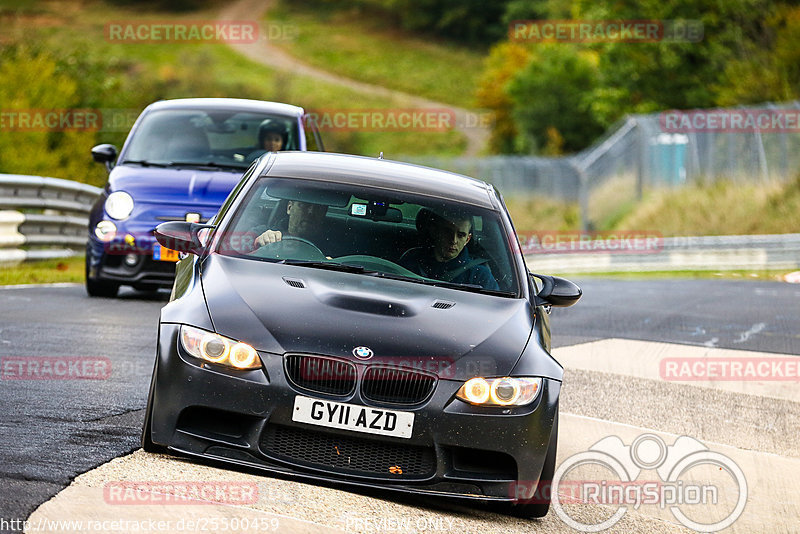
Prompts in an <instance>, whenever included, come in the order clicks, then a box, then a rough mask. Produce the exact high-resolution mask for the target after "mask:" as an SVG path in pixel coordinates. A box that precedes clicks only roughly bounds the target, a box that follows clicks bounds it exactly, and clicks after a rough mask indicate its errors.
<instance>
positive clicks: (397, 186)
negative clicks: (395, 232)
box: [262, 151, 497, 209]
mask: <svg viewBox="0 0 800 534" xmlns="http://www.w3.org/2000/svg"><path fill="white" fill-rule="evenodd" d="M262 168H264V169H265V170H264V171H263V172H262V176H274V177H283V178H300V179H308V180H321V181H329V182H338V183H344V184H348V185H362V186H366V187H375V188H379V189H387V190H391V191H400V192H405V193H417V194H422V195H426V196H432V197H437V198H443V199H447V200H454V201H458V202H464V203H467V204H472V205H474V206H480V207H482V208H488V209H497V207H496V206H495V204H494V203H493V202H492V196H493V193H492V191H493V189H492V186H490V185H489V184H487V183H486V182H483V181H481V180H477V179H475V178H470V177H469V176H464V175H461V174H456V173H452V172H448V171H443V170H440V169H433V168H430V167H423V166H421V165H413V164H411V163H403V162H399V161H391V160H386V159H378V158H370V157H365V156H353V155H349V154H334V153H331V152H299V151H286V152H275V153H273V154H272V155H271V156H270V157H269V161H267V162H265V165H264V166H263V167H262Z"/></svg>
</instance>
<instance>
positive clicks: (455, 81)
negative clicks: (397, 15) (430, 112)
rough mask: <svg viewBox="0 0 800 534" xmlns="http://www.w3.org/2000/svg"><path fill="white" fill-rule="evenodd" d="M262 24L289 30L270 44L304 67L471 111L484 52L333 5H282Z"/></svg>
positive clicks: (269, 13)
mask: <svg viewBox="0 0 800 534" xmlns="http://www.w3.org/2000/svg"><path fill="white" fill-rule="evenodd" d="M266 23H267V24H273V25H277V27H278V28H281V27H285V28H289V29H291V32H288V31H287V32H286V33H294V34H296V35H292V37H293V38H285V39H276V40H275V42H274V44H275V45H277V46H279V47H280V48H282V49H284V50H286V51H287V52H289V53H290V54H292V55H294V56H296V57H298V58H301V60H302V61H304V62H307V63H309V64H311V65H314V66H316V67H319V68H321V69H324V70H328V71H331V72H335V73H337V74H341V75H342V76H347V77H349V78H352V79H354V80H359V81H363V82H368V83H372V84H375V85H380V86H382V87H388V88H390V89H396V90H398V91H403V92H405V93H409V94H413V95H416V96H421V97H424V98H429V99H431V100H435V101H437V102H444V103H446V104H451V105H456V106H460V107H464V108H470V107H473V106H474V98H475V88H476V86H477V83H478V78H479V76H480V74H481V72H482V69H483V60H484V58H485V56H486V54H487V51H486V50H472V49H469V48H466V47H463V46H456V45H453V44H451V43H448V42H444V41H441V40H436V39H434V38H431V37H428V36H419V35H414V34H410V33H406V32H402V31H399V30H397V29H395V28H393V27H391V26H390V25H389V24H387V23H386V22H385V21H383V20H382V19H381V18H380V17H374V16H369V15H368V14H365V13H360V12H358V11H355V10H349V9H341V8H337V7H336V6H334V5H333V4H330V5H319V4H315V5H314V6H313V7H312V6H306V5H303V4H302V3H298V2H293V3H290V2H287V1H285V0H284V1H282V2H280V3H279V4H278V5H277V6H276V7H274V8H273V9H271V10H270V11H269V12H268V13H267V15H266Z"/></svg>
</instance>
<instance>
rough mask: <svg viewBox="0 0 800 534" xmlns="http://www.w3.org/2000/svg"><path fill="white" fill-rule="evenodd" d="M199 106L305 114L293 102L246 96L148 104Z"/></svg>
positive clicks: (157, 106)
mask: <svg viewBox="0 0 800 534" xmlns="http://www.w3.org/2000/svg"><path fill="white" fill-rule="evenodd" d="M198 108H208V109H212V110H213V109H225V110H240V111H259V112H266V113H276V114H279V115H290V116H297V117H300V116H302V115H303V114H304V111H303V108H301V107H298V106H292V105H291V104H282V103H280V102H267V101H266V100H247V99H244V98H178V99H175V100H159V101H158V102H154V103H152V104H150V105H149V106H147V110H148V111H154V110H162V109H198Z"/></svg>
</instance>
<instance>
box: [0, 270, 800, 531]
mask: <svg viewBox="0 0 800 534" xmlns="http://www.w3.org/2000/svg"><path fill="white" fill-rule="evenodd" d="M576 281H577V282H578V283H579V284H580V285H581V287H582V288H583V289H584V297H583V299H582V300H581V301H580V302H579V304H578V305H576V306H575V307H573V308H568V309H555V310H554V311H553V313H552V316H551V323H552V328H553V345H554V347H557V348H558V350H559V351H564V352H561V353H557V358H558V357H559V356H558V354H563V355H564V358H565V359H567V360H568V361H569V363H568V364H565V367H566V368H567V373H566V378H565V386H564V393H563V396H562V404H561V410H562V412H563V413H565V414H566V415H565V417H564V418H562V422H561V424H562V430H561V433H560V445H559V459H560V460H561V459H562V454H561V453H562V449H564V450H565V451H570V450H572V449H571V448H570V446H569V441H570V440H569V439H568V438H565V436H571V435H575V434H578V433H580V432H578V431H576V430H575V429H576V428H578V427H580V428H584V429H585V428H588V427H590V426H592V425H595V426H597V427H598V430H597V435H601V436H602V435H607V434H608V433H609V432H616V433H617V434H624V433H625V432H624V431H623V430H614V429H613V428H611V429H609V428H606V427H604V426H602V425H608V424H616V425H623V426H624V427H625V428H631V429H632V428H646V429H654V430H657V431H660V432H665V433H669V434H670V435H689V436H693V437H694V438H696V439H699V440H704V441H711V442H714V443H719V444H722V445H723V446H725V447H730V448H731V451H733V452H731V454H738V453H739V452H741V451H751V450H755V451H764V452H765V453H768V454H771V455H778V456H776V458H780V459H781V461H782V460H783V459H786V461H787V462H790V464H787V465H788V467H787V468H786V473H789V472H792V469H794V468H795V467H796V463H792V462H796V461H797V460H798V458H800V452H798V450H799V449H800V446H798V445H797V444H792V443H791V442H792V441H793V438H791V436H796V433H797V421H798V419H800V410H798V406H800V403H799V402H798V399H797V397H796V396H795V397H794V398H792V394H791V390H787V391H789V392H790V393H789V394H788V396H786V395H783V394H779V393H774V392H767V393H763V394H762V392H759V391H757V392H755V393H753V396H752V397H747V399H748V402H742V400H741V399H742V397H741V395H739V394H737V392H735V391H724V390H720V389H713V388H695V387H691V386H687V385H686V384H683V383H669V382H664V381H658V380H653V379H652V378H653V377H649V376H646V374H642V373H640V372H639V371H637V370H636V369H634V367H635V365H627V364H626V367H625V368H624V369H622V368H619V369H617V368H614V367H613V360H614V357H613V354H614V351H615V350H616V351H620V350H621V351H622V352H624V353H625V354H624V355H623V354H620V361H623V360H625V361H629V360H631V359H632V357H635V353H636V351H637V350H638V351H640V353H641V359H642V360H644V359H646V358H647V357H648V355H650V354H652V353H653V351H654V350H655V352H659V351H662V350H663V351H666V352H663V354H670V355H677V356H676V357H680V356H681V355H684V354H689V353H691V350H692V349H700V348H702V349H701V350H705V349H715V350H716V349H720V350H721V349H734V350H737V351H757V352H761V353H776V355H780V354H784V355H798V354H800V298H798V297H800V287H798V286H794V285H790V284H785V283H777V282H756V281H741V282H739V281H713V280H696V281H695V280H691V281H689V280H686V281H672V280H663V281H617V280H615V281H609V280H597V279H589V280H576ZM165 302H166V294H165V293H159V294H144V293H135V292H132V291H129V292H125V291H124V290H123V292H122V293H121V296H120V298H117V299H90V298H88V297H87V296H86V294H85V292H84V290H83V287H81V286H78V285H66V286H57V287H41V286H40V287H27V288H5V289H0V359H2V360H3V364H2V365H3V367H2V368H1V369H2V372H3V376H2V378H3V380H2V382H0V403H2V404H1V405H2V406H3V407H4V409H3V411H2V415H0V428H2V437H3V439H2V442H0V519H5V520H11V519H24V518H27V517H28V516H30V514H31V513H32V512H33V511H34V510H35V509H36V508H37V507H38V506H39V505H40V504H42V503H43V502H45V501H47V500H48V499H50V498H51V497H52V496H53V495H54V494H56V493H57V492H59V491H60V490H62V489H63V488H65V487H66V486H67V485H69V484H70V482H71V481H72V480H73V479H74V478H75V477H76V476H77V475H79V474H81V473H84V472H87V471H89V470H91V469H93V468H95V467H97V466H99V465H101V464H104V463H106V462H108V461H109V460H111V459H113V458H116V457H119V456H122V455H125V454H128V453H130V452H131V451H133V450H135V449H137V448H138V444H139V432H140V428H141V420H142V417H143V408H144V406H145V402H146V396H147V387H148V384H149V380H150V373H151V372H152V363H153V358H154V354H155V332H156V325H157V320H158V313H159V309H160V308H161V306H163V305H164V304H165ZM622 339H627V340H641V341H644V342H663V343H665V344H664V345H656V344H646V345H637V344H635V343H634V344H632V345H619V343H621V342H620V341H613V340H622ZM609 340H612V341H609ZM667 343H669V344H676V345H666V344H667ZM577 347H590V348H591V350H590V351H589V352H592V351H594V352H595V353H596V354H597V355H598V356H597V358H595V359H594V360H592V358H591V357H590V358H589V359H587V358H586V354H587V352H586V350H583V352H581V353H580V354H578V353H575V354H573V353H572V352H570V350H571V348H577ZM619 347H625V348H624V349H620V348H619ZM654 347H655V349H654ZM670 347H672V348H670ZM676 347H677V352H676V350H675V348H676ZM670 350H671V351H672V352H669V351H670ZM609 353H610V354H611V356H609V355H608V354H609ZM715 354H717V353H715ZM720 354H724V353H720ZM601 356H602V357H601ZM623 356H624V357H623ZM29 357H32V358H35V359H36V360H35V361H38V362H39V363H41V362H42V361H43V360H42V357H60V358H61V359H62V360H65V359H66V360H69V359H72V360H71V361H79V362H81V363H82V364H83V362H87V361H88V362H90V367H89V368H87V369H84V371H86V372H85V374H84V376H87V378H86V379H80V380H30V379H24V380H15V379H14V378H15V376H14V373H15V371H14V370H15V369H19V366H20V365H27V364H28V363H27V362H28V361H29V360H25V359H26V358H29ZM8 361H11V362H12V363H11V364H9V365H10V366H11V367H7V366H6V362H8ZM30 361H34V360H30ZM609 361H611V362H612V364H611V365H612V366H611V367H609V368H604V367H602V366H600V367H598V365H600V364H601V363H602V364H603V365H606V364H608V362H609ZM604 362H605V363H604ZM573 363H574V366H573ZM92 373H95V378H96V379H92V378H91V375H92ZM790 386H792V387H794V388H796V387H797V384H796V382H795V383H790ZM776 395H777V397H776ZM782 395H783V396H782ZM732 407H734V408H735V410H738V411H737V413H736V417H731V416H730V411H731V409H732ZM625 425H627V426H625ZM620 428H622V427H620ZM573 433H574V434H573ZM589 434H591V433H590V432H587V436H586V439H588V440H589V442H588V443H586V444H585V445H584V444H581V445H580V447H584V446H588V445H591V439H589ZM634 435H635V433H634ZM787 436H788V437H787ZM573 441H575V442H576V443H577V442H578V441H580V440H577V439H576V440H573ZM584 441H585V440H584ZM794 441H796V440H794ZM626 443H627V442H626ZM580 447H578V448H577V449H575V450H576V451H579V450H583V449H581V448H580ZM726 450H727V449H726ZM737 451H738V452H737ZM142 456H147V455H144V453H141V452H139V453H137V454H135V455H133V456H132V457H129V458H132V460H131V461H133V462H136V461H142ZM737 458H738V457H737ZM751 460H752V461H753V462H755V464H758V461H759V458H755V459H748V458H744V459H741V460H739V461H740V463H745V464H746V463H747V462H750V461H751ZM776 461H777V460H776ZM158 462H166V465H164V466H161V467H159V469H163V470H166V471H168V470H169V469H170V467H169V466H170V465H174V461H172V460H169V459H166V458H164V459H158ZM170 462H173V463H172V464H170ZM193 468H194V467H193ZM196 468H201V467H200V466H198V467H196ZM202 469H207V468H206V467H202ZM281 484H296V483H293V482H288V481H282V482H281ZM309 491H314V489H313V488H312V489H311V490H309ZM356 495H357V494H356ZM393 499H394V497H393V496H388V497H387V500H388V501H389V502H391V501H392V500H393ZM400 500H402V499H400ZM773 500H774V499H773ZM382 506H383V505H382ZM306 508H309V509H313V507H306ZM752 508H753V506H751V509H752ZM456 509H457V508H456ZM792 510H794V508H793V509H792ZM279 511H280V512H281V513H282V514H284V515H286V514H289V515H292V512H291V509H290V508H287V509H284V510H279ZM428 512H431V513H435V512H436V508H435V505H434V508H432V510H428ZM790 512H791V510H790ZM303 513H304V512H303V511H302V510H300V509H298V510H295V514H294V515H295V516H300V518H301V519H304V518H303V517H302V516H303ZM315 513H316V512H315ZM792 513H793V512H792ZM320 514H322V512H320ZM318 515H319V514H318ZM323 515H324V514H323ZM776 515H780V514H777V512H776ZM494 517H499V516H494ZM313 519H314V518H313V517H312V518H311V520H313ZM440 519H441V518H440ZM762 519H763V520H764V521H766V524H770V521H772V520H773V519H775V520H777V518H774V517H772V516H767V517H765V518H762ZM784 520H785V521H788V520H786V519H784ZM358 521H361V522H360V523H359V522H358ZM358 521H356V523H354V524H353V525H350V524H348V525H347V527H348V528H347V529H346V530H355V531H359V530H361V531H370V528H368V527H369V524H366V525H367V526H365V523H364V521H368V519H366V518H362V519H358ZM431 521H433V519H431ZM547 521H555V522H557V521H558V519H557V518H556V517H555V514H554V513H553V512H552V511H551V514H550V515H548V518H547ZM0 523H2V521H0ZM674 523H675V522H674V521H672V523H670V525H673V524H674ZM531 524H532V525H536V524H537V523H535V522H534V523H531ZM547 524H550V523H545V525H547ZM647 524H648V523H642V525H645V526H641V525H640V526H638V527H635V529H639V528H641V529H643V531H647V530H649V527H647V526H646V525H647ZM781 524H782V525H783V524H784V523H781ZM786 524H789V523H786ZM431 525H433V523H431ZM438 525H439V526H441V527H442V529H444V530H446V529H447V525H449V523H446V522H445V523H439V524H438ZM465 525H466V524H465ZM465 525H461V526H460V527H453V530H459V531H468V530H470V529H469V528H466V527H465ZM0 526H3V525H2V524H0ZM384 526H385V525H384ZM467 526H468V525H467ZM350 527H352V528H350ZM629 527H630V525H629ZM631 528H634V527H631ZM795 528H796V527H795ZM3 530H13V528H8V525H6V528H4V529H3ZM780 530H783V528H780V529H775V531H780ZM372 531H375V530H372ZM785 531H791V528H790V527H786V529H785Z"/></svg>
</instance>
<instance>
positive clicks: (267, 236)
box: [255, 230, 283, 248]
mask: <svg viewBox="0 0 800 534" xmlns="http://www.w3.org/2000/svg"><path fill="white" fill-rule="evenodd" d="M282 237H283V234H282V233H281V231H280V230H267V231H266V232H264V233H263V234H261V235H260V236H258V237H257V238H256V240H255V248H260V247H263V246H264V245H269V244H271V243H277V242H278V241H280V240H281V238H282Z"/></svg>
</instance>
